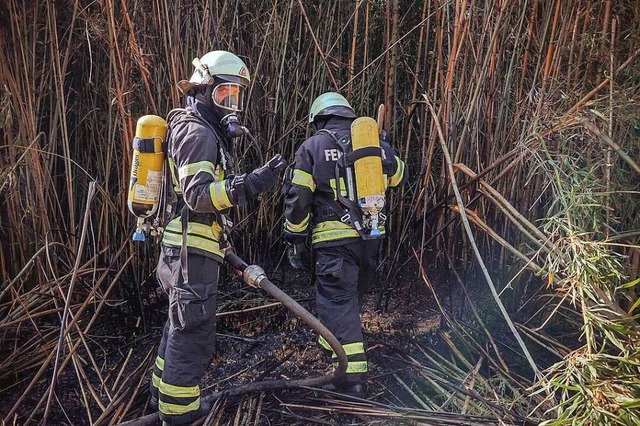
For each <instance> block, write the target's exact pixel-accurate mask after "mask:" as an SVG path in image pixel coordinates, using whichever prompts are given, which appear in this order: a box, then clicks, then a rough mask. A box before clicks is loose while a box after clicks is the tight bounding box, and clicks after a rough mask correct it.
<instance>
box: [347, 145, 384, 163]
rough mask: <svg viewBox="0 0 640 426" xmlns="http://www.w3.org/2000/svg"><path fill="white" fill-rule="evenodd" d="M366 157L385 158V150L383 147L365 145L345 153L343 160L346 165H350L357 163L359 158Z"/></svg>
mask: <svg viewBox="0 0 640 426" xmlns="http://www.w3.org/2000/svg"><path fill="white" fill-rule="evenodd" d="M364 157H380V158H384V151H383V150H382V147H376V146H365V147H363V148H358V149H356V150H355V151H351V152H350V153H348V154H347V153H345V154H344V155H343V156H342V157H341V160H342V162H343V163H344V165H345V166H350V165H352V164H353V163H355V162H356V161H357V160H360V159H362V158H364Z"/></svg>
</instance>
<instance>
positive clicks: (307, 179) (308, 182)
mask: <svg viewBox="0 0 640 426" xmlns="http://www.w3.org/2000/svg"><path fill="white" fill-rule="evenodd" d="M291 183H293V184H296V185H300V186H304V187H305V188H309V189H310V190H311V192H313V191H315V190H316V183H315V182H314V181H313V176H311V174H309V173H307V172H305V171H302V170H300V169H294V170H293V178H292V179H291Z"/></svg>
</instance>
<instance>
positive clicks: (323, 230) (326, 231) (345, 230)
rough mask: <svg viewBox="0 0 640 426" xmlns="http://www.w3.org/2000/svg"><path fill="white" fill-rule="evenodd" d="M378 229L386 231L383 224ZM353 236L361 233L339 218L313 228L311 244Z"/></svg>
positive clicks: (381, 231) (382, 231) (358, 235)
mask: <svg viewBox="0 0 640 426" xmlns="http://www.w3.org/2000/svg"><path fill="white" fill-rule="evenodd" d="M378 229H379V230H380V233H381V234H384V233H385V228H384V226H381V227H380V228H378ZM353 237H360V234H358V231H356V230H355V229H353V228H352V227H351V226H349V225H347V224H346V223H342V222H340V221H339V220H327V221H325V222H320V223H318V224H317V225H316V226H315V228H313V233H312V235H311V244H316V243H322V242H325V241H333V240H342V239H344V238H353Z"/></svg>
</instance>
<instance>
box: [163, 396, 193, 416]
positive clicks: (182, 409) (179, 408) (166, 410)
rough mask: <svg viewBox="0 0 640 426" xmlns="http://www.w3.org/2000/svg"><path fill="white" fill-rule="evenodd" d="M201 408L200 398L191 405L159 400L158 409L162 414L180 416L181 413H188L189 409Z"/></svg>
mask: <svg viewBox="0 0 640 426" xmlns="http://www.w3.org/2000/svg"><path fill="white" fill-rule="evenodd" d="M198 408H200V398H199V397H198V399H196V400H195V401H193V402H192V403H191V404H189V405H179V404H169V403H168V402H163V401H162V400H160V401H159V402H158V409H159V410H160V412H161V413H162V414H167V415H173V416H179V415H180V414H185V413H188V412H189V411H195V410H197V409H198Z"/></svg>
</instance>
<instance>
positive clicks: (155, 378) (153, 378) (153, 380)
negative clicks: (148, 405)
mask: <svg viewBox="0 0 640 426" xmlns="http://www.w3.org/2000/svg"><path fill="white" fill-rule="evenodd" d="M151 383H152V384H153V387H154V388H157V387H159V386H160V377H158V375H157V374H156V373H153V374H152V375H151Z"/></svg>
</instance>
